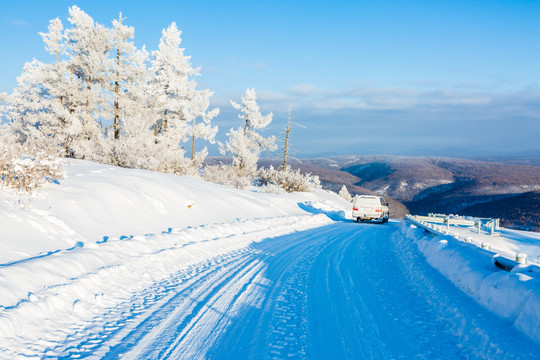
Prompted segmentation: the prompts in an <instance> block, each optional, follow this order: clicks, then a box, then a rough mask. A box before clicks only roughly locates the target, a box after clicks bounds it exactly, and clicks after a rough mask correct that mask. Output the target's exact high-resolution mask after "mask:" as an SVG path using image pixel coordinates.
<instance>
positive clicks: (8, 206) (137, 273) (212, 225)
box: [0, 160, 540, 359]
mask: <svg viewBox="0 0 540 360" xmlns="http://www.w3.org/2000/svg"><path fill="white" fill-rule="evenodd" d="M65 169H66V176H65V178H64V179H62V180H61V181H60V183H58V184H48V185H47V186H46V187H44V188H41V189H39V191H37V192H36V193H35V194H34V195H32V196H22V195H18V194H16V193H9V192H1V193H0V214H1V216H0V229H1V231H2V236H1V237H0V359H4V358H5V359H14V358H30V357H36V356H37V357H43V356H45V357H47V356H50V357H57V356H60V355H61V357H62V356H63V357H65V358H69V357H70V356H71V355H72V354H79V355H80V354H92V355H93V356H94V357H95V358H99V357H100V354H108V353H109V351H112V350H111V349H110V348H109V346H110V345H111V344H116V345H126V344H122V341H124V340H123V339H125V338H129V334H131V333H130V331H133V330H134V329H135V328H137V329H138V330H137V331H139V332H140V333H139V332H137V334H139V335H140V336H141V337H143V338H146V336H147V335H148V336H150V338H152V336H153V333H152V334H147V333H146V332H147V331H149V329H150V328H148V327H147V326H146V325H144V324H145V321H146V320H145V319H152V321H157V322H158V323H159V321H160V319H161V318H160V316H162V315H163V314H161V312H163V311H165V310H166V311H169V310H171V311H172V310H174V311H181V309H183V308H182V307H177V306H176V305H178V304H176V302H178V303H179V304H180V303H181V304H183V305H182V306H184V308H186V309H187V308H189V309H191V310H190V311H193V314H196V313H198V312H199V310H201V309H206V308H211V309H214V308H215V305H216V304H217V303H219V304H221V305H220V306H222V307H224V308H223V312H219V311H216V314H218V313H219V314H221V315H220V316H222V317H223V319H228V318H229V317H231V318H232V317H233V316H235V315H234V314H236V313H235V311H239V308H238V306H241V305H242V304H243V302H246V303H249V304H251V305H250V306H253V307H255V308H257V307H258V306H260V304H259V302H260V301H262V300H261V299H262V296H263V294H262V293H263V292H264V291H266V290H265V289H267V288H268V286H267V285H269V283H270V282H272V281H274V282H275V283H274V284H273V285H272V286H274V287H275V288H276V289H277V290H275V291H278V293H279V291H281V290H279V289H280V288H279V286H281V285H283V284H285V283H286V282H287V281H289V280H290V279H288V278H287V277H286V276H285V275H287V273H284V272H282V270H283V268H282V266H285V265H286V266H285V267H287V266H289V267H290V270H291V273H292V274H296V275H297V276H296V275H295V276H296V277H294V276H293V277H294V278H295V279H296V280H298V281H300V280H302V281H304V280H306V279H308V277H307V275H306V274H307V273H308V272H309V271H311V270H310V269H311V268H310V266H308V265H309V264H311V263H313V261H315V259H316V254H317V253H318V252H319V251H322V250H323V249H327V250H328V251H327V252H326V254H327V255H328V256H333V255H332V254H334V253H335V255H336V256H337V255H339V256H338V257H337V258H336V259H335V260H332V261H333V263H334V262H335V264H336V265H339V264H341V262H340V261H341V260H340V261H338V260H337V259H338V258H340V257H341V256H342V252H341V250H340V251H337V250H338V249H341V246H342V242H343V241H345V243H347V244H349V245H351V246H352V245H354V246H353V247H352V248H356V247H357V246H360V247H362V248H363V249H364V250H362V251H365V250H366V249H371V250H372V251H375V250H376V249H378V248H379V246H378V245H377V244H379V243H381V242H382V243H384V244H386V246H387V247H388V248H389V249H393V245H392V246H390V245H391V244H394V243H395V244H402V243H403V244H404V246H405V245H406V246H405V248H406V249H405V250H407V251H409V248H410V246H411V245H413V244H416V245H415V246H414V247H415V248H416V246H417V248H418V249H420V250H421V252H422V254H423V256H425V258H426V259H427V261H428V263H429V264H431V266H433V267H435V268H436V269H438V270H439V271H440V273H441V274H443V275H444V276H445V277H447V278H449V279H450V280H451V281H452V282H454V284H456V286H457V287H459V288H461V290H462V291H463V292H465V293H467V294H468V295H469V296H471V297H472V298H474V299H475V300H476V301H477V302H478V303H479V304H481V305H482V306H483V307H485V308H487V309H489V310H490V311H492V312H494V313H496V314H498V315H499V316H501V317H502V318H503V319H504V320H505V321H510V322H511V323H513V324H514V326H515V327H516V328H517V329H519V330H520V331H522V332H524V333H525V334H527V335H528V336H529V337H530V338H531V339H533V340H534V341H536V342H537V343H538V342H540V334H539V333H538V331H537V330H536V329H538V328H540V327H539V326H538V323H539V322H540V317H539V316H538V315H537V314H538V313H539V309H540V305H539V304H540V301H538V299H539V297H538V294H540V288H539V287H538V280H539V279H538V276H537V274H535V273H532V274H531V273H529V274H519V273H515V272H514V273H511V274H508V273H506V272H500V271H498V270H497V269H496V268H494V267H493V264H492V263H490V261H487V262H486V261H484V259H483V258H482V259H480V260H478V259H479V258H481V256H478V254H477V249H473V250H470V249H468V248H466V249H465V248H464V249H465V250H467V251H465V250H464V251H461V250H462V249H461V247H460V245H459V246H454V244H453V243H452V241H450V240H447V241H446V242H443V243H444V244H446V245H444V244H443V243H441V242H440V240H441V239H438V238H434V237H433V236H431V235H426V234H425V233H423V232H422V231H421V230H420V229H418V228H413V227H411V226H409V225H406V224H405V223H401V224H397V223H394V222H392V223H391V224H387V226H386V227H385V226H383V225H376V224H353V223H352V220H350V219H347V217H350V204H349V203H347V202H346V201H345V200H343V199H341V198H339V197H338V196H337V195H336V194H334V193H329V192H326V191H322V190H320V191H315V192H313V193H293V194H269V193H261V192H258V190H257V189H255V188H253V189H247V190H235V189H232V188H229V187H225V186H220V185H216V184H212V183H207V182H205V181H203V180H201V179H197V178H193V177H180V176H172V175H166V174H159V173H152V172H147V171H140V170H130V169H121V168H115V167H111V166H107V165H99V164H95V163H91V162H86V161H80V160H79V161H76V160H73V161H69V162H67V164H66V167H65ZM333 220H340V221H345V222H348V224H345V223H335V224H333V225H332V226H331V227H326V228H324V229H325V230H324V231H323V230H321V229H315V230H313V231H312V232H306V233H304V232H302V233H298V234H292V233H294V232H299V231H304V230H308V229H313V228H317V227H320V226H323V225H327V224H330V223H332V222H333ZM364 226H365V227H364ZM361 233H362V234H363V235H361ZM364 233H365V234H364ZM286 234H292V235H288V236H284V237H281V238H278V237H280V236H283V235H286ZM392 234H393V235H392ZM513 234H514V235H515V236H514V237H513V238H512V239H510V240H511V241H510V240H504V238H503V237H501V238H500V239H498V241H500V242H501V246H503V245H504V246H507V248H508V249H509V251H513V249H514V248H516V249H517V248H520V246H521V245H526V246H528V247H529V249H532V250H530V252H529V254H530V255H532V254H535V256H536V254H540V252H534V249H538V248H540V245H537V244H536V240H535V238H531V237H526V236H522V235H524V234H519V233H515V232H514V233H513ZM525 235H526V234H525ZM269 238H278V239H281V240H278V241H273V240H274V239H269ZM301 239H302V244H301V246H298V247H296V246H295V244H296V243H297V242H298V241H299V240H301ZM442 240H445V239H442ZM505 241H506V242H505ZM364 243H366V246H364V245H363V244H364ZM325 244H326V245H329V246H330V245H331V246H330V247H328V248H326V245H325ZM343 244H344V243H343ZM367 244H371V245H370V246H367ZM395 244H394V245H395ZM520 244H521V245H520ZM469 245H470V244H469ZM288 249H296V251H298V253H297V254H296V255H295V253H294V252H293V253H290V252H288V251H289V250H288ZM332 249H334V250H335V251H334V250H332ZM394 250H395V249H394ZM398 250H399V249H398ZM402 250H403V251H402ZM405 250H404V249H401V250H399V251H397V252H396V253H395V254H394V255H393V256H397V257H402V258H403V261H402V262H403V263H407V260H406V257H407V256H409V255H410V253H409V252H405ZM388 251H390V250H388ZM359 252H360V250H358V251H352V252H351V254H352V255H351V256H353V258H354V261H352V262H351V263H350V265H351V266H352V268H354V269H356V270H354V273H355V274H357V275H358V274H360V275H362V274H364V273H365V274H364V275H365V276H367V277H368V278H370V275H369V273H370V271H367V272H365V271H362V272H359V271H357V270H358V269H360V267H361V266H363V265H364V264H365V263H366V260H365V259H361V258H358V259H357V256H359V255H355V254H358V253H359ZM416 252H418V250H416ZM377 253H378V252H377ZM275 254H282V257H277V259H274V262H272V261H270V258H272V257H273V256H274V255H275ZM280 256H281V255H280ZM414 258H415V259H416V260H415V261H418V259H419V257H418V256H417V255H415V257H414ZM254 259H255V260H257V259H258V260H257V261H255V260H254ZM283 259H294V260H295V261H294V262H293V261H292V260H291V262H290V263H287V264H284V263H282V261H284V260H283ZM488 260H489V259H488ZM296 262H298V264H300V265H302V266H303V267H301V268H302V269H304V270H302V271H304V272H305V273H306V274H304V272H298V273H296V270H294V269H296V265H295V266H292V265H294V264H293V263H296ZM378 263H380V262H378ZM250 264H251V265H250ZM253 264H256V265H253ZM272 264H273V265H272ZM355 264H358V266H357V265H355ZM353 265H354V266H353ZM379 265H380V264H379ZM379 265H377V266H379ZM412 265H413V264H412V263H411V266H412ZM424 265H425V266H424V267H426V266H427V267H429V265H427V264H424ZM267 266H269V267H270V268H272V266H275V267H276V269H277V270H276V271H277V273H278V275H280V276H281V277H282V279H281V280H280V279H279V278H276V279H272V278H271V275H272V274H270V273H269V274H265V272H263V269H265V268H266V267H267ZM373 266H375V265H373ZM487 267H489V268H487ZM386 268H387V266H386V265H384V264H383V265H381V268H380V269H378V270H377V271H378V272H379V273H380V274H381V275H384V274H385V272H387V271H386V270H384V269H386ZM405 268H407V269H408V267H405ZM321 269H322V270H324V269H327V267H323V268H321ZM321 269H320V270H321ZM328 269H329V268H328ZM328 269H327V270H328ZM463 269H465V270H467V271H465V272H464V271H463ZM409 270H410V271H411V273H410V274H405V275H404V276H405V277H411V278H414V271H413V270H414V269H412V268H411V269H409ZM244 271H245V273H244ZM393 271H395V270H392V271H388V275H390V277H392V276H393ZM252 273H253V274H258V275H257V276H256V277H255V278H256V279H258V280H257V281H261V283H260V285H261V286H259V285H256V284H255V285H254V282H255V280H254V279H255V278H252V277H250V276H248V275H249V274H252ZM366 274H367V275H366ZM304 275H305V276H304ZM364 275H362V276H364ZM253 276H255V275H253ZM265 276H268V278H265ZM383 277H384V276H383ZM384 278H385V279H387V280H388V278H386V277H384ZM241 280H242V281H244V280H245V283H243V282H242V281H241ZM296 280H295V281H296ZM368 280H369V279H368ZM280 281H283V284H281V282H280ZM377 281H378V280H377ZM413 282H414V281H413ZM353 283H354V282H351V286H352V285H353ZM493 283H495V285H494V286H491V285H492V284H493ZM280 284H281V285H280ZM302 284H303V285H302ZM463 284H465V285H466V286H462V285H463ZM468 285H470V287H472V288H473V290H472V291H469V290H470V289H468V288H467V286H468ZM221 286H223V289H222V290H220V287H221ZM298 286H307V284H305V283H302V282H301V284H299V285H298ZM229 287H230V288H234V289H236V290H237V292H234V291H233V292H227V291H225V289H229ZM296 287H297V285H295V286H293V287H291V289H292V288H295V289H296ZM391 288H392V287H391ZM156 289H157V290H156ZM478 289H479V290H478ZM188 290H189V291H188ZM296 290H297V289H296ZM296 290H295V291H296ZM506 290H508V294H511V295H512V296H510V297H507V292H506ZM190 291H193V294H199V293H200V294H199V295H200V297H198V298H192V297H191V296H192V293H191V292H190ZM291 291H292V290H291ZM350 291H352V292H354V294H355V296H360V297H361V296H364V295H362V293H361V289H360V288H358V289H354V287H351V289H350ZM259 292H261V293H260V294H259ZM222 293H227V294H228V295H227V296H229V297H228V298H227V299H228V300H227V301H229V302H227V301H222V302H220V300H219V299H218V297H219V294H222ZM332 293H334V292H333V291H332ZM375 293H377V294H378V292H375ZM235 294H236V295H235ZM246 294H251V295H249V296H253V299H251V298H249V299H243V298H242V296H248V295H246ZM521 295H524V297H522V298H520V296H521ZM366 296H367V295H366ZM381 296H382V295H381ZM171 299H175V301H176V302H173V303H174V304H176V305H174V306H173V305H170V306H169V305H167V304H168V302H169V300H171ZM242 299H243V300H242ZM351 299H352V298H351ZM354 299H356V297H354ZM248 300H249V301H248ZM335 300H336V301H337V302H338V303H339V300H340V299H335ZM507 300H508V301H507ZM214 301H216V303H214ZM276 301H278V302H279V301H281V300H280V298H279V297H278V298H277V300H276ZM207 302H208V303H207ZM360 303H361V302H360ZM360 303H358V304H360ZM258 304H259V305H258ZM358 304H356V305H358ZM244 305H245V304H244ZM356 305H355V304H353V305H351V306H353V307H354V306H356ZM510 305H511V306H512V307H510ZM392 306H394V305H392ZM395 306H397V307H399V304H397V305H395ZM154 307H155V308H154ZM331 307H333V308H334V309H335V310H336V311H337V312H338V313H347V312H348V311H349V309H348V308H347V309H341V308H339V305H334V304H331ZM376 307H379V305H378V303H377V305H376ZM176 309H179V310H176ZM216 309H217V308H216ZM231 309H232V310H231ZM201 311H202V310H201ZM226 311H230V313H226ZM143 313H144V314H145V315H144V316H142V317H139V314H143ZM154 313H155V314H157V315H155V316H154ZM190 314H192V313H191V312H186V313H183V314H181V315H182V316H183V317H184V318H186V319H188V320H189V319H190V316H191V315H190ZM201 314H202V312H201ZM211 314H213V313H212V312H209V313H208V314H207V315H208V316H210V315H211ZM270 315H271V316H273V315H272V314H270ZM297 315H298V314H294V316H295V317H293V318H296V316H297ZM167 316H168V315H167ZM197 316H198V315H197ZM201 316H203V315H201ZM205 316H206V315H205ZM216 316H217V315H216ZM287 316H289V315H287ZM291 316H292V315H291ZM318 316H319V314H315V315H314V318H316V319H319V317H318ZM174 319H176V318H170V319H169V320H170V321H174ZM188 320H186V321H188ZM192 320H193V321H191V320H189V324H191V322H195V323H196V322H197V321H198V320H197V319H196V318H194V319H192ZM473 320H474V319H473ZM220 321H221V320H220ZM224 321H225V320H224ZM228 321H229V320H226V321H225V322H228ZM474 321H475V320H474ZM201 323H202V324H204V322H201ZM186 324H188V323H187V322H186V323H185V324H184V323H182V324H179V325H178V326H184V325H185V329H184V328H183V330H182V331H183V332H189V331H190V328H189V326H191V325H189V326H188V325H186ZM194 326H195V325H194ZM223 326H225V325H223ZM173 328H175V327H174V326H173ZM435 328H437V327H435ZM195 330H197V329H195ZM199 330H200V331H202V330H201V329H198V330H197V331H199ZM204 330H205V331H202V332H200V331H199V332H197V331H194V332H193V333H192V334H191V335H190V336H196V335H197V334H202V333H204V334H210V335H211V336H218V335H219V334H218V333H220V330H219V329H218V328H208V329H204ZM156 331H157V330H156ZM158 332H159V331H158ZM151 335H152V336H151ZM210 335H209V336H210ZM284 336H286V335H284ZM460 336H461V335H460ZM463 336H465V335H463V334H462V336H461V337H463ZM465 337H466V336H465ZM502 338H504V336H503V337H502ZM201 339H205V338H201ZM173 340H174V339H168V340H167V341H173ZM81 341H83V342H82V343H81ZM200 341H203V340H200ZM81 344H82V345H81ZM262 344H265V342H264V341H262ZM128 345H129V346H127V345H126V348H125V349H124V350H126V351H128V350H129V351H131V350H133V351H135V353H137V354H138V352H137V351H139V350H140V349H139V348H133V349H131V346H133V345H134V344H131V343H130V344H128ZM146 345H148V344H146ZM240 345H242V344H240ZM357 345H358V344H357ZM417 345H418V344H417ZM473 345H474V344H473ZM193 347H194V348H193ZM180 348H182V346H180ZM192 348H193V349H191V350H194V351H198V350H200V349H196V346H195V345H192ZM98 350H99V351H98ZM152 350H154V349H153V348H152ZM95 351H98V352H97V353H96V352H95ZM59 354H60V355H59ZM134 358H136V357H134Z"/></svg>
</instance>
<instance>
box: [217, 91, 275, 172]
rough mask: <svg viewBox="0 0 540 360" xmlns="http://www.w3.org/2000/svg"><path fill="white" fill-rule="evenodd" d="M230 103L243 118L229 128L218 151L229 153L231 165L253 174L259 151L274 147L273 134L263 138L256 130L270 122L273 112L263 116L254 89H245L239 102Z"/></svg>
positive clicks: (271, 149) (255, 170)
mask: <svg viewBox="0 0 540 360" xmlns="http://www.w3.org/2000/svg"><path fill="white" fill-rule="evenodd" d="M231 104H232V106H233V107H234V108H235V109H237V110H240V114H239V115H238V118H239V119H241V120H243V125H241V126H240V127H238V128H237V129H231V130H229V132H228V133H227V135H228V136H229V139H228V140H227V142H226V143H225V144H220V152H221V153H222V154H223V155H227V154H229V155H231V156H232V157H233V166H234V167H236V168H237V169H238V170H239V171H240V172H242V173H245V174H247V175H253V174H255V173H256V172H257V161H258V160H259V156H260V154H261V152H262V151H264V150H270V151H274V150H275V149H276V144H275V142H276V137H275V136H270V137H267V138H265V137H264V136H262V135H261V134H259V133H258V132H257V130H259V129H263V128H265V127H267V126H268V125H269V124H270V123H271V122H272V116H273V114H272V113H269V114H267V115H264V116H263V115H262V114H261V112H260V110H259V105H258V104H257V94H256V93H255V90H254V89H247V90H246V94H245V95H244V96H243V97H242V102H241V104H238V103H235V102H234V101H231Z"/></svg>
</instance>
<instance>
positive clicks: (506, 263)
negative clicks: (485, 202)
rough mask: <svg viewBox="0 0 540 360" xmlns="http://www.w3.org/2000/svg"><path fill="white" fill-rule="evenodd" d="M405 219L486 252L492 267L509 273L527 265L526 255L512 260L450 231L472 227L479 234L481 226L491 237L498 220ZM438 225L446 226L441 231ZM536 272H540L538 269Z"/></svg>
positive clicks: (485, 244)
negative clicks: (489, 256)
mask: <svg viewBox="0 0 540 360" xmlns="http://www.w3.org/2000/svg"><path fill="white" fill-rule="evenodd" d="M405 219H406V220H407V221H409V222H410V223H413V224H415V225H416V226H418V227H420V228H422V229H424V230H426V231H428V232H430V233H432V234H435V235H450V236H452V237H454V238H455V239H456V240H458V241H463V242H465V243H471V244H473V245H476V246H478V247H480V248H482V249H484V250H485V251H488V252H490V253H491V254H492V256H493V262H494V265H495V266H497V267H499V268H501V269H503V270H506V271H511V270H512V269H514V268H515V267H516V266H519V265H524V264H527V254H524V253H518V254H516V256H515V258H512V256H511V255H509V254H500V253H499V252H495V251H492V249H491V246H490V244H489V243H487V242H479V241H476V240H475V239H474V238H473V237H472V236H460V235H459V234H456V233H453V232H452V231H450V225H462V226H463V225H465V226H474V227H475V228H476V229H478V233H480V228H481V227H482V225H483V226H484V227H488V228H489V230H490V233H491V235H498V234H497V233H495V231H494V230H495V229H497V230H498V229H499V221H498V220H499V219H486V218H469V217H467V218H465V217H461V216H457V215H445V214H429V216H419V215H406V216H405ZM439 224H444V225H446V228H445V229H443V228H442V227H441V226H439ZM530 265H531V266H535V267H540V266H539V265H537V264H530ZM537 271H540V269H538V270H537Z"/></svg>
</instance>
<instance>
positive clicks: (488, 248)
mask: <svg viewBox="0 0 540 360" xmlns="http://www.w3.org/2000/svg"><path fill="white" fill-rule="evenodd" d="M482 249H486V250H490V249H491V246H490V245H489V243H487V242H483V243H482Z"/></svg>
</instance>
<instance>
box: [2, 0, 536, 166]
mask: <svg viewBox="0 0 540 360" xmlns="http://www.w3.org/2000/svg"><path fill="white" fill-rule="evenodd" d="M73 4H76V5H78V6H79V7H81V8H82V9H83V10H84V11H86V12H87V13H88V14H90V15H91V16H92V17H93V18H94V19H95V20H96V21H97V22H99V23H102V24H107V25H109V24H110V23H111V21H112V19H114V18H116V17H117V16H118V13H119V12H122V13H123V15H124V16H125V17H126V18H127V19H126V22H125V23H126V24H128V25H131V26H133V27H134V28H135V43H136V44H137V45H138V46H142V45H146V47H147V49H148V50H153V49H156V48H157V44H158V43H159V38H160V36H161V30H162V29H163V28H165V27H167V26H168V25H169V24H170V23H171V22H172V21H175V22H176V23H177V25H178V27H179V28H180V29H181V30H182V31H183V34H182V38H183V46H184V47H185V48H186V54H188V55H191V56H192V63H193V65H195V66H201V67H202V71H201V74H202V76H201V77H199V78H198V82H199V85H200V87H201V88H203V87H204V88H209V89H211V90H213V91H214V92H215V95H214V97H213V103H214V105H216V106H218V107H219V108H220V109H221V115H220V117H219V119H218V120H217V121H216V124H218V125H219V126H220V134H219V138H220V139H221V140H223V139H224V138H225V133H226V131H227V130H228V129H229V128H230V127H232V126H236V125H237V122H238V120H237V119H236V114H235V112H234V110H233V109H232V107H231V106H230V104H229V100H230V99H234V100H236V101H238V100H239V98H240V96H241V95H242V93H243V92H244V91H245V89H246V88H247V87H254V88H255V89H256V91H257V94H258V96H259V103H260V105H261V109H262V110H263V112H270V111H272V112H274V122H273V124H272V128H271V129H269V130H268V131H267V133H268V134H270V133H276V134H278V135H279V133H280V131H281V129H282V128H283V127H284V126H285V121H286V111H287V109H288V107H289V106H292V109H293V112H292V114H293V119H294V120H296V121H297V122H299V123H301V124H303V125H304V126H306V127H307V129H303V128H300V127H297V128H295V129H294V130H293V134H292V142H293V144H294V148H295V152H296V156H298V157H301V156H319V155H339V154H374V153H392V154H402V155H442V156H463V157H467V156H482V155H489V156H492V155H521V156H524V155H525V156H526V155H529V156H540V140H539V139H540V0H537V1H497V0H490V1H478V0H467V1H461V0H453V1H446V0H442V1H373V0H372V1H268V2H262V1H234V2H233V1H204V0H201V1H159V0H156V1H144V2H143V1H109V2H107V1H78V2H73V1H33V0H32V1H5V0H4V1H2V8H3V11H2V13H1V14H0V41H1V43H2V48H3V51H2V53H3V56H2V57H1V58H0V64H1V65H0V92H7V93H9V92H11V91H12V89H13V87H14V86H15V84H16V77H17V76H18V75H19V73H20V71H21V68H22V66H23V64H24V63H25V62H26V61H30V60H32V59H33V58H37V59H39V60H42V61H52V60H53V59H52V58H51V57H50V55H48V54H47V53H46V52H45V51H44V50H43V45H42V42H41V38H40V37H39V35H38V34H37V33H38V32H39V31H46V29H47V25H48V21H49V20H50V19H53V18H55V17H59V18H60V19H61V20H62V21H63V22H64V24H66V23H67V17H68V15H67V14H68V7H69V6H71V5H73ZM216 152H217V151H216V147H211V153H214V154H215V153H216Z"/></svg>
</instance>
